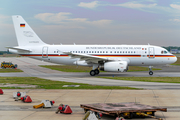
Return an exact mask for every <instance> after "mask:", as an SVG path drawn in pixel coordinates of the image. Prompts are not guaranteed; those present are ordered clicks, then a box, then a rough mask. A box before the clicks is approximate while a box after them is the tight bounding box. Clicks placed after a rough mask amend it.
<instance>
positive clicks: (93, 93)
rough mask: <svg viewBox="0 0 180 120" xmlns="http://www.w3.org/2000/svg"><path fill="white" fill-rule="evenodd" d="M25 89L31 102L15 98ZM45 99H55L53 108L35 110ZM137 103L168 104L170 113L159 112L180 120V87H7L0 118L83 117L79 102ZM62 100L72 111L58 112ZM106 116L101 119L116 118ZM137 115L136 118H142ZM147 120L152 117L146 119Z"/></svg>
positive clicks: (166, 119) (0, 100)
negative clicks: (107, 88)
mask: <svg viewBox="0 0 180 120" xmlns="http://www.w3.org/2000/svg"><path fill="white" fill-rule="evenodd" d="M17 91H22V92H27V95H30V97H31V99H32V101H33V102H32V103H23V102H22V101H14V99H13V96H12V94H13V92H17ZM42 99H48V100H55V104H54V106H53V108H49V109H43V108H40V109H33V105H37V104H39V103H40V102H41V100H42ZM119 102H137V103H141V104H147V105H152V106H161V107H167V108H168V112H156V116H157V117H161V118H164V120H179V119H180V114H179V111H180V90H43V89H41V90H30V89H24V90H22V89H20V90H12V89H10V90H4V95H1V96H0V119H1V120H49V119H51V120H57V119H61V120H81V119H82V117H83V116H84V111H83V109H82V108H80V104H91V103H119ZM60 103H63V104H68V105H70V107H71V108H72V110H73V114H71V115H65V114H55V111H56V109H57V108H58V105H59V104H60ZM114 119H115V118H114V117H110V116H106V115H104V116H103V118H102V120H114ZM141 119H142V118H136V119H134V120H141ZM146 120H153V119H152V118H146Z"/></svg>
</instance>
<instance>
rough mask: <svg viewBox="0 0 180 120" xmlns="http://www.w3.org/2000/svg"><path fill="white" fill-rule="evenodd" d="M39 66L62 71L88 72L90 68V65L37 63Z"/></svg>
mask: <svg viewBox="0 0 180 120" xmlns="http://www.w3.org/2000/svg"><path fill="white" fill-rule="evenodd" d="M39 66H40V67H45V68H49V69H52V70H58V71H63V72H89V71H91V70H92V67H84V66H73V65H72V66H71V65H39Z"/></svg>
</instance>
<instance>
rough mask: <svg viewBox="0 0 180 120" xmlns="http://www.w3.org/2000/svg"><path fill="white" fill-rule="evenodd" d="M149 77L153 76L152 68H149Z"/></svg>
mask: <svg viewBox="0 0 180 120" xmlns="http://www.w3.org/2000/svg"><path fill="white" fill-rule="evenodd" d="M149 75H153V71H152V66H149Z"/></svg>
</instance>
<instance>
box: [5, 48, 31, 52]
mask: <svg viewBox="0 0 180 120" xmlns="http://www.w3.org/2000/svg"><path fill="white" fill-rule="evenodd" d="M6 48H8V49H13V50H19V51H24V52H31V50H29V49H25V48H19V47H6Z"/></svg>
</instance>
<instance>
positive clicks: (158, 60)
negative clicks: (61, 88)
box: [7, 15, 177, 76]
mask: <svg viewBox="0 0 180 120" xmlns="http://www.w3.org/2000/svg"><path fill="white" fill-rule="evenodd" d="M12 19H13V23H14V28H15V33H16V37H17V42H18V46H16V47H7V48H8V50H9V52H11V53H16V54H19V55H21V56H27V57H31V58H34V59H38V60H43V61H47V62H52V63H58V64H65V65H79V66H90V67H92V70H91V71H90V75H91V76H95V75H98V74H99V73H100V70H102V71H108V72H126V71H127V70H128V66H149V75H153V71H152V66H156V65H165V64H171V63H174V62H176V61H177V57H176V56H174V55H173V54H171V53H169V52H168V51H167V50H166V49H164V48H162V47H159V46H153V45H150V44H148V45H76V44H74V45H62V44H60V45H50V44H46V43H44V42H43V41H42V40H41V39H40V38H39V37H38V36H37V34H36V33H35V32H34V31H33V30H32V28H31V27H30V26H29V25H28V24H27V22H26V21H25V20H24V19H23V18H22V16H19V15H14V16H12Z"/></svg>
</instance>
